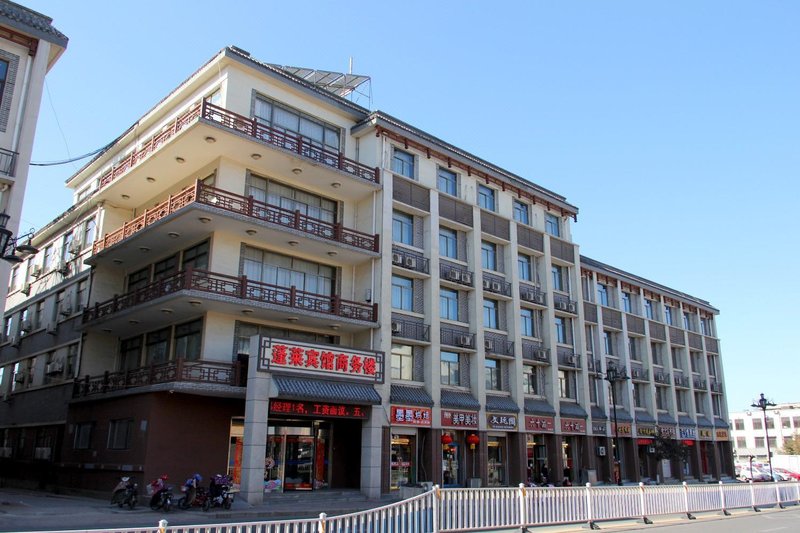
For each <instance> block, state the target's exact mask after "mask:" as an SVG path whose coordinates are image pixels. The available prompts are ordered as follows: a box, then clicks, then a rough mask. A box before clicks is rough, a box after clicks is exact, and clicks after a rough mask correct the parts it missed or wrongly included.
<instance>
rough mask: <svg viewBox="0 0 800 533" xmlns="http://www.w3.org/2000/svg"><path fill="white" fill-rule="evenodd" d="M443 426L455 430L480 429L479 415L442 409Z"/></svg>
mask: <svg viewBox="0 0 800 533" xmlns="http://www.w3.org/2000/svg"><path fill="white" fill-rule="evenodd" d="M441 419H442V426H448V427H455V428H470V429H477V428H478V413H475V412H472V411H451V410H449V409H442V413H441Z"/></svg>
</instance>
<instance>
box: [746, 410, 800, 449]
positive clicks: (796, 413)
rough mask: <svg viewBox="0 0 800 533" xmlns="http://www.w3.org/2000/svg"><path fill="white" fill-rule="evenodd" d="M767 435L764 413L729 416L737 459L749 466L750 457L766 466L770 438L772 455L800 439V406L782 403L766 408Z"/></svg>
mask: <svg viewBox="0 0 800 533" xmlns="http://www.w3.org/2000/svg"><path fill="white" fill-rule="evenodd" d="M766 415H767V416H766V431H765V430H764V412H763V411H761V409H750V410H747V411H737V412H734V413H731V414H730V426H731V440H732V441H733V449H734V454H735V455H736V457H737V458H738V459H739V460H740V461H743V462H747V460H748V459H749V458H750V456H751V455H752V456H753V459H754V460H757V461H759V462H764V463H766V462H767V441H766V438H767V434H769V447H770V451H771V452H772V453H773V455H776V454H777V453H779V452H780V450H781V449H782V448H783V446H784V444H785V443H786V441H787V440H789V439H792V438H793V437H795V436H797V435H800V404H798V403H781V404H777V405H775V406H772V407H767V411H766Z"/></svg>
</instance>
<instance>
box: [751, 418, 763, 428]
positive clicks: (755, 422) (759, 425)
mask: <svg viewBox="0 0 800 533" xmlns="http://www.w3.org/2000/svg"><path fill="white" fill-rule="evenodd" d="M753 429H764V425H763V424H762V422H761V419H760V418H753Z"/></svg>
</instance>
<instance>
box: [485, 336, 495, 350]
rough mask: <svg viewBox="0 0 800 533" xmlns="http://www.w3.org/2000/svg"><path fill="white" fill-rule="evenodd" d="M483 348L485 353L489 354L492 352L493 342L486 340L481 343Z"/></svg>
mask: <svg viewBox="0 0 800 533" xmlns="http://www.w3.org/2000/svg"><path fill="white" fill-rule="evenodd" d="M483 347H484V348H485V349H486V351H487V352H491V351H493V350H494V342H493V341H492V340H491V339H486V340H484V341H483Z"/></svg>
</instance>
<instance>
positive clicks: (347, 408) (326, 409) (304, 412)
mask: <svg viewBox="0 0 800 533" xmlns="http://www.w3.org/2000/svg"><path fill="white" fill-rule="evenodd" d="M368 411H369V408H368V407H364V406H361V405H342V404H338V403H326V402H296V401H292V400H270V402H269V413H270V414H271V415H292V416H314V417H317V416H319V417H325V418H358V419H365V418H367V416H369V412H368Z"/></svg>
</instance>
